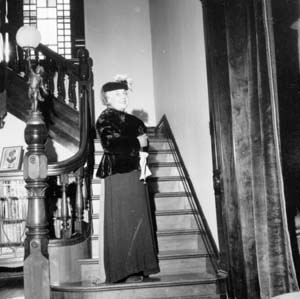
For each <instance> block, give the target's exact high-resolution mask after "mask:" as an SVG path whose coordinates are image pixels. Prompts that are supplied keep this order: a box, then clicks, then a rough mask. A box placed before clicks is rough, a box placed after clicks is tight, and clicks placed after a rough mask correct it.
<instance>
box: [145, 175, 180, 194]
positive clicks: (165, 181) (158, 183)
mask: <svg viewBox="0 0 300 299" xmlns="http://www.w3.org/2000/svg"><path fill="white" fill-rule="evenodd" d="M148 186H149V191H150V192H151V193H157V192H160V193H161V192H185V188H184V185H183V182H182V180H181V177H180V176H166V177H149V178H148Z"/></svg>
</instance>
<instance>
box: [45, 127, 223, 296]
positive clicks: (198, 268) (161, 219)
mask: <svg viewBox="0 0 300 299" xmlns="http://www.w3.org/2000/svg"><path fill="white" fill-rule="evenodd" d="M149 135H150V156H149V158H148V162H149V165H150V169H151V171H152V176H151V177H150V178H149V179H148V182H149V183H148V184H149V190H150V193H151V194H152V196H151V198H152V200H153V206H155V215H156V225H157V238H158V246H159V263H160V268H161V272H160V273H159V274H156V275H153V276H151V277H150V278H148V279H147V280H146V281H144V282H142V283H117V284H105V283H100V282H99V261H98V251H99V250H98V236H99V229H98V227H99V224H98V221H99V214H98V211H99V204H100V201H101V200H102V198H100V189H101V187H100V184H101V181H100V180H99V179H97V178H95V177H94V179H93V184H92V192H93V197H92V207H93V227H94V234H93V236H92V238H91V242H92V246H91V249H92V258H91V259H84V260H79V261H78V263H79V264H80V268H81V281H79V282H78V283H65V284H60V285H52V286H51V290H52V291H51V293H52V299H62V298H69V299H71V298H72V299H79V298H81V299H82V298H83V299H96V298H110V299H114V298H122V299H126V298H128V299H129V298H130V299H132V298H148V299H149V298H190V299H192V298H203V299H204V298H206V299H217V298H218V299H220V298H221V299H225V298H227V297H226V277H225V276H223V277H222V276H219V275H218V274H217V270H218V269H216V267H215V265H216V259H217V257H216V256H215V255H214V254H213V253H212V252H211V251H210V250H209V249H208V248H207V245H206V242H205V236H206V234H207V232H206V231H205V230H203V229H202V228H200V227H199V225H198V224H197V221H196V220H197V216H198V217H199V215H196V214H197V211H195V209H194V208H193V205H192V204H191V201H192V200H193V198H192V195H191V193H190V191H189V190H187V188H186V186H185V185H184V183H183V179H182V177H181V176H180V171H179V170H180V168H181V165H180V163H179V162H178V161H176V159H174V153H173V151H172V147H170V144H171V142H172V141H171V139H169V138H167V137H165V136H163V135H161V134H155V133H154V130H150V134H149ZM101 156H102V148H101V145H100V143H99V141H98V140H95V170H96V169H97V166H98V163H99V162H100V159H101Z"/></svg>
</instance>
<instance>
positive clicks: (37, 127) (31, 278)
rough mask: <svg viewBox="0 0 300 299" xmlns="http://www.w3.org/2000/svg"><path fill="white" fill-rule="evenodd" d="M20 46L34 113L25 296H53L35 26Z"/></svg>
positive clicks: (25, 30) (29, 133)
mask: <svg viewBox="0 0 300 299" xmlns="http://www.w3.org/2000/svg"><path fill="white" fill-rule="evenodd" d="M16 39H17V42H18V45H19V46H20V47H22V48H23V49H25V51H26V59H27V60H28V65H29V74H28V76H29V82H28V83H29V86H28V97H29V99H30V100H31V109H32V111H31V113H30V117H29V120H28V121H27V125H26V128H25V141H26V143H27V144H28V147H27V152H26V154H25V157H24V164H23V165H24V179H25V182H26V186H25V187H26V189H27V192H28V215H27V223H26V227H27V231H26V239H25V242H24V249H25V254H24V293H25V299H50V270H49V259H48V228H47V226H48V224H47V218H46V209H45V191H46V189H47V172H48V161H47V156H46V154H45V142H46V140H47V136H48V133H47V129H46V125H45V123H44V120H43V118H42V114H41V112H40V111H39V109H38V100H42V99H41V97H40V93H39V91H40V88H41V84H40V80H39V78H40V77H39V72H38V70H37V67H36V69H35V71H34V70H33V69H32V67H31V63H30V49H32V48H35V47H37V45H38V44H39V42H40V40H41V36H40V33H39V32H38V30H37V29H36V28H35V27H32V26H26V25H25V26H23V27H21V28H20V29H19V30H18V32H17V35H16Z"/></svg>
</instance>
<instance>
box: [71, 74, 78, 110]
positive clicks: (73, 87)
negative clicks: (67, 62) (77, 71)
mask: <svg viewBox="0 0 300 299" xmlns="http://www.w3.org/2000/svg"><path fill="white" fill-rule="evenodd" d="M69 105H70V106H71V107H73V108H74V109H77V107H78V103H77V97H76V80H75V76H74V75H72V73H71V72H70V73H69Z"/></svg>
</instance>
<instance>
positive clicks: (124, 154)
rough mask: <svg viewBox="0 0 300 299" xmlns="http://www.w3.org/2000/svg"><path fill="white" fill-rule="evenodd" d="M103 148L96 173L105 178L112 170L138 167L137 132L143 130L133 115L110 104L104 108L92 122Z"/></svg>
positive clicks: (142, 132) (128, 170) (114, 171)
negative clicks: (109, 106)
mask: <svg viewBox="0 0 300 299" xmlns="http://www.w3.org/2000/svg"><path fill="white" fill-rule="evenodd" d="M96 129H97V132H98V134H99V137H100V141H101V144H102V147H103V150H104V154H103V157H102V160H101V162H100V165H99V168H98V170H97V173H96V176H97V177H100V178H105V177H107V176H109V175H112V174H115V173H124V172H130V171H132V170H135V169H139V161H140V159H139V151H140V150H141V149H140V144H139V141H138V139H137V136H139V135H142V134H144V133H146V127H145V125H144V123H143V122H142V121H141V120H140V119H138V118H137V117H135V116H133V115H131V114H128V113H126V112H121V111H118V110H115V109H112V108H107V109H105V110H104V111H103V112H102V113H101V114H100V116H99V118H98V120H97V122H96Z"/></svg>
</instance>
